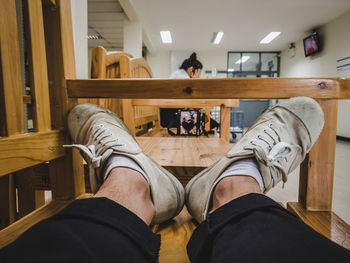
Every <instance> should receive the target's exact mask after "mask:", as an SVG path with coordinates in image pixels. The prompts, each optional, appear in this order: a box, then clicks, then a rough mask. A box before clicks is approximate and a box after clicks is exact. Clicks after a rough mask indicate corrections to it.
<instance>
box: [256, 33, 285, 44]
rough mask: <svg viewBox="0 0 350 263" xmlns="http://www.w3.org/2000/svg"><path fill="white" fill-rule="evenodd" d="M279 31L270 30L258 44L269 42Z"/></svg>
mask: <svg viewBox="0 0 350 263" xmlns="http://www.w3.org/2000/svg"><path fill="white" fill-rule="evenodd" d="M280 34H281V32H270V33H269V34H268V35H267V36H266V37H264V39H263V40H261V41H260V44H269V43H270V42H271V41H272V40H274V39H275V38H276V37H278V36H279V35H280Z"/></svg>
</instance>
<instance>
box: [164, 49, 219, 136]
mask: <svg viewBox="0 0 350 263" xmlns="http://www.w3.org/2000/svg"><path fill="white" fill-rule="evenodd" d="M202 69H203V65H202V63H201V62H200V61H199V60H198V59H197V54H196V53H195V52H193V53H192V54H191V56H190V57H189V58H187V59H185V60H184V61H183V62H182V64H181V66H180V68H179V69H178V70H177V71H175V72H173V73H172V74H171V75H170V78H171V79H199V78H200V76H201V73H202ZM177 112H178V109H160V119H161V125H162V126H163V127H166V128H168V129H170V128H176V127H177V118H176V113H177ZM206 115H207V116H210V113H209V112H208V113H207V114H206ZM207 121H208V118H207V117H206V122H207ZM219 126H220V125H219V124H218V123H217V122H216V121H215V120H213V119H212V118H210V129H217V128H218V127H219Z"/></svg>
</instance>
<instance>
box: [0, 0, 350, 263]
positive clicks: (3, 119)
mask: <svg viewBox="0 0 350 263" xmlns="http://www.w3.org/2000/svg"><path fill="white" fill-rule="evenodd" d="M24 2H25V8H24V10H25V14H26V17H27V19H28V20H27V21H28V23H27V25H28V28H29V30H28V31H27V34H28V35H27V36H28V38H27V40H28V46H29V48H28V52H29V53H28V54H29V57H30V59H29V68H30V79H31V89H32V91H33V92H32V94H31V95H30V98H29V99H30V100H29V101H31V102H32V104H33V106H34V117H35V118H34V128H35V131H34V132H32V133H25V129H24V122H23V121H22V120H23V119H24V114H23V100H26V101H28V97H23V92H22V74H21V69H20V65H21V63H20V53H19V45H18V32H17V28H18V27H17V22H16V7H15V1H8V0H0V4H1V8H0V57H1V58H0V69H1V70H0V76H1V77H0V78H1V81H0V83H1V84H0V85H1V86H0V93H1V94H0V125H1V126H0V127H1V129H0V133H1V138H0V176H1V179H2V180H5V181H6V186H9V187H8V188H6V189H5V188H3V187H1V191H0V194H1V209H2V210H1V213H2V214H3V213H7V217H8V218H9V220H8V221H10V222H7V223H11V224H10V225H9V226H7V227H6V228H5V229H3V230H1V231H0V247H3V246H5V245H7V244H9V243H10V242H12V241H14V240H15V239H16V238H17V237H18V236H19V235H21V234H22V233H23V232H24V231H26V230H27V229H28V228H30V227H31V226H33V225H34V224H35V223H37V222H39V221H41V220H42V219H45V218H48V217H50V216H52V215H54V214H56V213H57V212H59V211H61V210H62V209H63V208H64V207H66V206H67V205H68V204H69V203H70V202H72V201H73V200H75V199H77V198H83V197H86V196H88V195H86V193H85V182H84V176H83V164H82V159H81V157H80V154H79V153H78V152H77V151H75V150H73V151H72V150H71V149H64V148H63V147H62V145H63V144H69V143H70V139H69V136H68V133H67V130H66V118H67V114H68V112H69V110H70V109H71V108H72V107H73V106H74V105H75V104H76V103H77V99H78V98H118V99H124V98H128V99H132V100H133V99H181V100H187V99H213V98H218V99H237V98H243V99H249V98H271V99H272V98H289V97H293V96H301V95H302V96H309V97H313V98H315V99H317V100H318V101H319V102H320V104H321V106H322V107H323V109H324V112H325V120H326V123H325V128H324V129H323V131H322V133H321V135H320V138H319V139H318V141H317V142H316V143H315V145H314V147H313V148H312V150H311V151H310V153H309V154H308V156H307V159H306V160H305V161H304V163H303V165H302V166H301V177H300V191H299V202H298V203H288V209H289V210H291V211H293V212H294V213H295V214H297V215H298V216H299V217H300V218H301V219H302V220H304V221H305V222H306V223H308V224H310V225H311V226H312V227H314V229H316V230H317V231H319V232H320V233H322V234H323V235H325V236H326V237H328V238H330V239H332V240H333V241H335V242H337V243H339V244H341V245H342V246H345V247H347V248H350V240H349V237H350V230H349V229H350V228H349V226H348V225H347V224H346V223H345V222H344V221H342V220H341V219H340V218H339V217H338V216H337V215H335V214H334V213H333V212H332V211H331V207H332V191H333V175H334V157H335V142H336V127H337V100H338V99H350V80H349V79H338V78H323V79H315V78H314V79H299V78H294V79H284V78H271V79H261V78H258V79H255V78H253V79H198V80H191V79H190V80H169V79H165V80H161V79H93V80H92V79H87V80H79V79H76V77H75V64H74V54H73V50H74V48H73V36H72V25H71V12H70V0H56V1H53V0H51V1H44V2H43V3H44V6H42V1H39V0H25V1H24ZM163 87H167V90H164V88H163ZM42 163H47V164H48V170H49V174H50V188H51V190H52V199H53V200H52V201H51V202H50V203H48V204H46V205H44V206H43V207H41V208H39V209H36V210H35V211H33V212H31V213H29V214H28V215H26V216H24V217H23V218H21V219H19V220H17V221H16V222H14V221H15V216H14V214H15V213H16V208H15V207H14V205H13V204H14V203H15V202H14V200H15V199H16V195H15V193H14V192H13V187H12V186H13V183H14V182H13V179H14V176H13V174H15V173H18V172H19V173H22V175H23V176H30V174H31V173H32V169H33V167H35V166H36V165H38V164H42ZM4 178H5V179H4ZM193 229H194V223H193V222H192V221H191V218H190V217H188V215H186V211H185V210H184V211H183V212H182V214H180V216H179V217H177V218H175V219H174V221H173V222H170V225H160V226H155V227H154V231H156V232H157V233H162V235H163V240H164V242H163V244H162V248H161V251H160V262H184V261H186V260H187V258H186V254H185V243H186V241H187V240H188V238H189V236H190V234H191V232H192V231H193ZM173 248H177V250H176V253H175V251H174V250H173ZM177 253H178V255H177ZM176 255H177V256H176Z"/></svg>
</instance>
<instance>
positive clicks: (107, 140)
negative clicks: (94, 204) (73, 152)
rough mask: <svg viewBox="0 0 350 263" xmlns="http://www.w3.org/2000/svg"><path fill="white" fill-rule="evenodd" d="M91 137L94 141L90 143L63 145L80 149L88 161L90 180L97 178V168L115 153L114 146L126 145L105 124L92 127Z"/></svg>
mask: <svg viewBox="0 0 350 263" xmlns="http://www.w3.org/2000/svg"><path fill="white" fill-rule="evenodd" d="M91 137H92V138H93V141H92V142H91V144H90V145H82V144H72V145H63V147H71V148H77V149H79V150H80V151H81V152H82V154H83V156H84V157H85V160H86V162H87V163H88V166H89V176H90V180H96V178H95V169H96V168H98V167H100V166H101V163H102V162H103V161H104V160H106V159H107V158H108V157H109V156H110V155H111V154H112V153H113V149H112V148H113V147H115V146H125V144H123V143H120V142H119V140H118V139H117V138H115V137H114V136H113V134H112V133H111V132H110V130H109V129H108V128H105V127H104V125H103V124H98V125H95V126H93V127H92V130H91ZM90 183H91V185H93V184H95V183H93V182H90Z"/></svg>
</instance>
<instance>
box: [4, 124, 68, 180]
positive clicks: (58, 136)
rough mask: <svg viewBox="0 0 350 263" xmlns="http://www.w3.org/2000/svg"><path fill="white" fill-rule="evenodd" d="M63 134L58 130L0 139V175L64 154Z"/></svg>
mask: <svg viewBox="0 0 350 263" xmlns="http://www.w3.org/2000/svg"><path fill="white" fill-rule="evenodd" d="M63 144H65V135H64V134H63V132H60V131H49V132H38V133H32V134H22V135H14V136H11V137H9V138H1V139H0V176H1V175H5V174H8V173H12V172H14V171H18V170H21V169H24V168H27V167H30V166H34V165H37V164H39V163H42V162H46V161H50V160H52V159H55V158H59V157H61V156H63V155H64V154H65V151H64V148H63V147H62V145H63Z"/></svg>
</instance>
